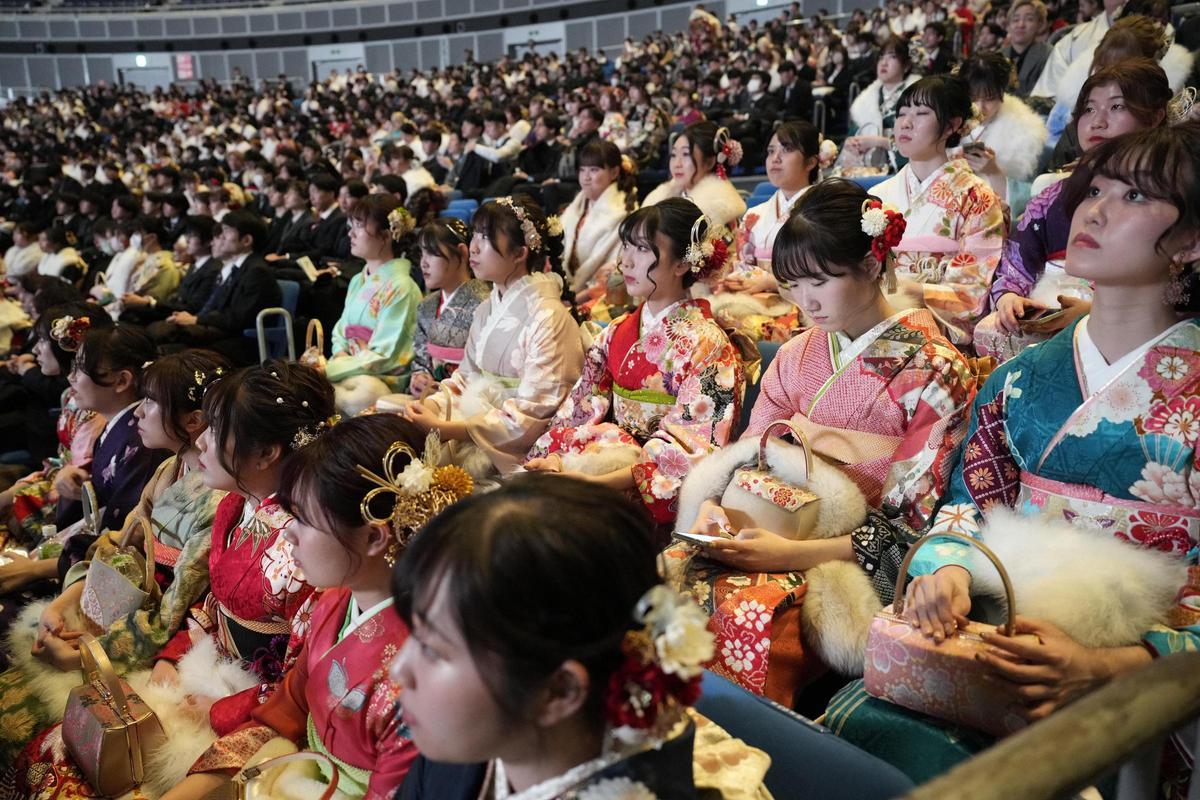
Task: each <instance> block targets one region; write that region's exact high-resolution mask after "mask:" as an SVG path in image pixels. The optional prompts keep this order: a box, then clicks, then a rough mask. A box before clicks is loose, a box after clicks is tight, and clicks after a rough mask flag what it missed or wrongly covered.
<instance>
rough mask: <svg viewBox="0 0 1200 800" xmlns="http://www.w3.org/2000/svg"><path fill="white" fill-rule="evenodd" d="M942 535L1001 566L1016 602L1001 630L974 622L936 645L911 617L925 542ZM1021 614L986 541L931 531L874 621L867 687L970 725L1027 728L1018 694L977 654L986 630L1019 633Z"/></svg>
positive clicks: (992, 729) (1001, 730) (995, 731)
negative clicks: (911, 591) (915, 564)
mask: <svg viewBox="0 0 1200 800" xmlns="http://www.w3.org/2000/svg"><path fill="white" fill-rule="evenodd" d="M938 538H948V539H955V540H957V541H961V542H963V543H965V544H968V545H971V546H973V547H977V548H979V550H980V551H981V552H982V553H983V554H984V555H985V556H987V558H988V560H989V561H991V562H992V564H994V565H995V567H996V569H997V571H999V573H1000V580H1001V581H1002V582H1003V583H1004V594H1005V599H1006V601H1007V604H1008V620H1007V622H1005V623H1004V625H1003V626H1001V627H1000V628H997V626H994V625H987V624H983V623H977V622H971V623H968V624H967V626H966V627H965V628H961V629H959V630H958V631H957V632H955V633H954V635H953V636H950V637H949V638H948V639H945V640H944V641H942V643H941V644H935V643H934V641H933V640H932V639H929V638H926V637H925V635H924V634H922V633H921V629H920V627H919V626H917V625H914V624H913V623H911V622H909V621H908V620H906V619H904V618H903V614H904V588H905V584H906V583H907V579H908V568H909V565H910V564H911V563H912V560H913V556H914V555H916V553H917V550H918V549H919V548H920V547H921V546H922V545H924V544H926V543H928V542H929V541H930V540H931V539H938ZM1016 613H1017V611H1016V604H1015V601H1014V599H1013V589H1012V583H1011V582H1010V581H1009V578H1008V573H1007V572H1006V571H1005V569H1004V565H1003V564H1001V563H1000V560H999V559H998V558H996V555H995V554H994V553H993V552H992V551H991V550H989V549H988V547H987V546H986V545H984V544H983V543H982V542H979V541H977V540H975V539H972V538H970V537H969V536H963V535H961V534H957V533H939V534H929V535H927V536H923V537H921V538H920V539H918V540H917V542H916V543H915V544H913V546H912V547H911V548H909V551H908V555H906V556H905V558H904V563H903V564H901V565H900V575H899V577H898V578H897V579H896V600H895V602H894V603H893V605H892V606H889V607H887V608H885V609H883V610H882V611H880V612H879V613H878V614H876V615H875V619H874V620H872V621H871V628H870V631H869V632H868V634H867V659H866V664H865V667H864V671H863V684H864V685H863V688H864V689H865V690H866V692H867V694H869V695H871V696H872V697H878V698H879V699H881V700H887V701H888V702H891V703H895V704H896V705H898V706H903V707H904V708H907V709H910V710H912V711H917V712H920V713H922V714H928V715H929V716H931V717H936V718H938V719H941V720H945V721H946V722H951V723H954V724H956V725H961V726H963V727H965V728H971V729H973V730H977V731H982V732H984V733H989V734H992V735H993V736H1005V735H1007V734H1009V733H1012V732H1013V731H1016V730H1018V729H1020V728H1022V727H1024V726H1025V725H1026V722H1025V720H1024V718H1022V717H1021V716H1020V715H1018V714H1017V713H1015V711H1014V710H1013V708H1012V706H1011V703H1012V696H1011V694H1010V693H1008V692H1007V691H1005V690H1004V687H1003V685H1002V684H1001V683H1000V682H999V681H997V679H996V678H994V677H993V676H992V674H991V673H990V672H989V671H988V670H987V668H986V667H985V666H984V665H983V664H982V663H980V662H979V661H976V660H975V654H976V653H979V652H980V651H982V650H984V649H985V648H986V647H987V645H985V644H984V642H983V639H982V638H980V635H979V634H980V633H981V632H984V631H996V630H1003V631H1004V633H1005V634H1006V635H1009V636H1011V635H1012V630H1013V628H1012V624H1013V622H1012V621H1013V617H1015V616H1016ZM1027 638H1030V639H1033V638H1035V637H1032V636H1030V637H1027Z"/></svg>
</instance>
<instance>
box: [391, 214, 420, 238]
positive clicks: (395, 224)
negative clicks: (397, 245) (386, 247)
mask: <svg viewBox="0 0 1200 800" xmlns="http://www.w3.org/2000/svg"><path fill="white" fill-rule="evenodd" d="M387 220H388V230H389V231H391V234H392V241H393V242H398V241H400V240H401V239H403V238H404V237H405V236H408V235H409V234H410V233H412V232H413V228H415V227H417V220H416V219H415V218H414V217H413V215H412V214H410V213H409V211H408V209H407V208H405V207H404V206H396V207H395V208H393V209H392V212H391V213H390V214H388V217H387Z"/></svg>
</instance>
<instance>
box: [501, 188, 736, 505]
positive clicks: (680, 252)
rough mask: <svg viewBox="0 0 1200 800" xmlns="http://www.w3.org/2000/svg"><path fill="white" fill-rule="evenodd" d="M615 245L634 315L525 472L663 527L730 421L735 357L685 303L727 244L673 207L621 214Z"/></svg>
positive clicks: (723, 232) (728, 239) (728, 431)
mask: <svg viewBox="0 0 1200 800" xmlns="http://www.w3.org/2000/svg"><path fill="white" fill-rule="evenodd" d="M620 236H621V244H622V253H621V261H620V269H621V272H622V274H623V275H624V280H625V285H626V287H627V288H628V290H629V294H630V295H631V296H633V297H637V298H641V299H642V303H641V305H639V306H638V307H637V309H636V310H634V311H633V312H632V313H630V314H626V315H624V316H622V317H618V318H617V319H616V320H614V321H613V323H612V324H611V325H609V326H608V327H606V328H605V329H604V331H603V332H602V333H601V334H600V336H599V337H597V339H596V341H595V342H594V343H593V344H592V346H591V347H590V348H588V351H587V353H586V354H585V356H584V372H583V376H582V377H580V379H579V382H578V383H576V384H575V387H574V388H573V389H572V390H571V394H570V396H568V397H567V399H566V400H565V401H564V402H563V404H562V406H561V407H560V408H559V409H558V412H557V413H556V414H555V415H554V419H553V420H552V421H551V423H550V430H548V431H546V433H545V434H543V435H542V437H541V438H540V439H538V441H537V443H536V444H535V445H534V447H533V449H532V451H531V452H530V455H531V456H532V458H531V459H530V460H529V461H528V462H526V464H525V467H526V469H530V470H546V471H550V472H562V473H564V474H572V475H576V476H577V477H585V476H586V477H587V478H588V479H591V480H594V481H597V482H600V483H603V484H605V485H607V486H610V487H612V488H614V489H621V490H635V491H636V492H637V494H638V496H639V497H641V499H642V502H643V503H645V504H646V507H647V508H648V509H649V511H650V515H651V516H652V517H653V518H654V520H655V522H658V523H664V524H665V523H670V522H671V521H673V520H674V519H675V501H676V495H677V494H678V491H679V486H680V484H681V483H682V482H683V477H684V475H686V474H687V470H688V468H689V467H690V465H691V463H692V462H694V461H696V460H698V459H699V458H701V457H702V456H703V455H704V454H706V453H708V452H710V451H711V450H712V449H713V448H715V447H720V446H722V445H724V444H726V443H727V442H728V441H729V440H730V437H731V436H732V435H733V426H734V425H735V424H736V422H737V420H738V418H739V409H740V408H741V400H742V391H743V389H744V376H743V374H742V365H741V361H740V359H739V357H738V353H737V350H736V349H735V348H734V346H733V345H732V344H731V343H730V342H729V337H727V336H726V335H725V332H724V331H723V330H721V328H720V326H719V325H717V323H716V322H715V321H714V320H713V318H712V313H711V312H710V311H709V307H708V301H707V300H693V299H692V298H691V297H690V296H689V295H688V288H689V287H690V286H691V285H692V284H693V283H695V282H696V281H703V280H706V279H710V278H713V277H716V276H718V275H720V273H721V272H723V271H724V270H725V269H726V268H727V267H728V265H729V258H730V256H731V254H732V250H733V236H732V234H731V233H730V232H729V230H728V229H726V228H723V227H721V226H717V225H710V224H709V222H708V221H707V220H706V219H705V218H704V216H703V215H702V214H701V213H700V209H698V208H696V206H695V204H693V203H692V202H690V201H688V200H684V199H682V198H677V197H671V198H668V199H666V200H663V201H661V202H660V203H658V204H656V205H653V206H646V207H645V208H642V209H639V210H637V211H635V212H633V213H632V214H630V215H629V216H628V217H626V218H625V221H624V222H622V223H621V229H620ZM706 251H707V252H709V253H711V255H709V256H705V255H704V253H705V252H706Z"/></svg>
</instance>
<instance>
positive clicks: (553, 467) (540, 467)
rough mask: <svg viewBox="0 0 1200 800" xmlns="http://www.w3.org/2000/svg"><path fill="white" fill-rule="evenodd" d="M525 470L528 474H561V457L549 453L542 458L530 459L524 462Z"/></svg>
mask: <svg viewBox="0 0 1200 800" xmlns="http://www.w3.org/2000/svg"><path fill="white" fill-rule="evenodd" d="M525 469H526V470H527V471H529V472H562V471H563V468H562V456H560V455H559V454H558V453H551V454H550V455H548V456H545V457H543V458H531V459H529V460H528V461H526V462H525Z"/></svg>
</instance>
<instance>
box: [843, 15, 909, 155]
mask: <svg viewBox="0 0 1200 800" xmlns="http://www.w3.org/2000/svg"><path fill="white" fill-rule="evenodd" d="M919 79H920V75H918V74H917V73H915V72H913V63H912V56H911V55H910V54H909V50H908V41H907V40H905V39H904V38H902V37H900V36H890V37H888V39H887V41H885V42H884V43H883V45H882V46H881V47H880V48H879V58H878V60H877V61H876V62H875V80H874V81H872V82H871V83H869V84H868V85H867V88H865V89H863V90H862V91H861V92H859V93H858V97H856V98H854V102H853V103H851V104H850V134H851V135H850V137H849V138H847V139H846V142H845V147H844V152H843V155H842V162H843V163H844V164H845V167H844V168H845V169H850V170H852V169H855V168H857V167H863V166H870V167H874V168H882V169H883V170H884V171H885V172H895V171H896V170H897V169H899V168H900V167H903V166H904V162H905V158H906V157H905V156H904V155H902V154H901V153H899V152H897V150H896V146H895V143H894V142H893V135H894V133H895V128H896V106H897V104H898V103H899V101H900V96H901V95H903V94H904V91H905V90H906V89H908V87H909V86H912V85H913V84H914V83H916V82H917V80H919Z"/></svg>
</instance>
